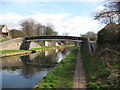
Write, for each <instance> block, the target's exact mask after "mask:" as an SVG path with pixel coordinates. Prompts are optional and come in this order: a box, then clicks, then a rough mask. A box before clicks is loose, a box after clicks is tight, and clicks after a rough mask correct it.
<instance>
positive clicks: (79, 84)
mask: <svg viewBox="0 0 120 90" xmlns="http://www.w3.org/2000/svg"><path fill="white" fill-rule="evenodd" d="M73 88H83V89H85V88H87V87H86V75H85V71H84V68H83V62H82V59H81V55H80V49H79V50H78V54H77V62H76V67H75V72H74V76H73Z"/></svg>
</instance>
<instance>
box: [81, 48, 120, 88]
mask: <svg viewBox="0 0 120 90" xmlns="http://www.w3.org/2000/svg"><path fill="white" fill-rule="evenodd" d="M81 56H82V59H83V65H84V69H85V72H86V76H87V86H88V88H92V89H99V90H102V89H103V88H107V89H111V88H113V90H114V89H118V88H120V86H119V74H118V73H120V71H119V70H118V63H117V62H118V55H117V54H116V53H114V52H110V51H104V49H101V51H99V52H98V51H97V52H96V53H95V54H91V55H90V54H89V53H87V52H84V51H82V52H81Z"/></svg>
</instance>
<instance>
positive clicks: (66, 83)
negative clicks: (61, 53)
mask: <svg viewBox="0 0 120 90" xmlns="http://www.w3.org/2000/svg"><path fill="white" fill-rule="evenodd" d="M76 57H77V49H76V50H73V51H72V52H71V53H70V54H69V55H67V57H66V58H65V59H63V60H62V61H61V62H60V63H59V64H57V66H56V67H55V68H53V70H52V71H51V72H50V73H48V75H47V76H45V77H44V78H43V79H42V80H41V81H40V82H39V83H38V84H37V85H36V86H35V87H34V88H72V83H73V75H74V70H75V65H76Z"/></svg>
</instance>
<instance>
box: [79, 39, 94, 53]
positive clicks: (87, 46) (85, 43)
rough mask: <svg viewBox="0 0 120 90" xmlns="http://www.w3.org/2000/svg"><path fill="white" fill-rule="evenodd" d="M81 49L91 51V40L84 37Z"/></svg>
mask: <svg viewBox="0 0 120 90" xmlns="http://www.w3.org/2000/svg"><path fill="white" fill-rule="evenodd" d="M81 50H83V51H86V52H89V53H91V52H92V51H91V46H90V41H89V40H88V39H87V38H83V40H82V44H81Z"/></svg>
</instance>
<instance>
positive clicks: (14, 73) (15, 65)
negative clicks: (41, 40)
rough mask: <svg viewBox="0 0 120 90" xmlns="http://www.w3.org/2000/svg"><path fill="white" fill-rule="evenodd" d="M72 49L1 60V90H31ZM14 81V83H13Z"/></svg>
mask: <svg viewBox="0 0 120 90" xmlns="http://www.w3.org/2000/svg"><path fill="white" fill-rule="evenodd" d="M71 49H72V48H60V49H51V50H47V51H43V52H37V53H34V54H31V55H26V56H11V57H5V58H2V68H1V69H2V71H0V72H2V76H3V77H2V80H3V84H2V86H3V88H31V87H33V86H34V85H35V84H36V83H37V82H38V81H39V80H40V79H42V78H43V76H45V75H46V74H47V73H48V72H49V71H50V70H51V69H52V67H54V66H55V65H56V64H57V63H58V62H60V61H61V60H62V59H63V58H64V57H65V56H66V55H67V54H68V53H69V52H70V50H71ZM14 81H16V82H14Z"/></svg>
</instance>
